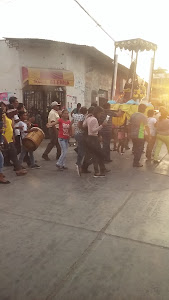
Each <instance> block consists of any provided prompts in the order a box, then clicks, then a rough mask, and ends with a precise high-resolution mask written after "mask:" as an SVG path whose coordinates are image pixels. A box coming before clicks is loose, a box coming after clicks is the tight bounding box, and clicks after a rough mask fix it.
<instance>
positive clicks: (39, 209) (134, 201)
mask: <svg viewBox="0 0 169 300" xmlns="http://www.w3.org/2000/svg"><path fill="white" fill-rule="evenodd" d="M45 145H46V141H45V142H43V144H42V146H40V148H39V149H38V150H37V151H36V152H35V157H36V159H37V160H38V163H39V164H40V165H41V169H39V170H29V173H28V174H27V176H24V177H17V176H16V175H15V173H14V172H13V171H12V168H11V167H10V168H9V167H8V168H5V170H4V173H5V174H6V175H7V177H8V178H9V179H10V181H11V184H10V185H8V186H2V185H1V186H0V300H112V299H115V300H137V299H139V300H142V299H146V300H151V299H154V300H157V299H160V300H165V299H166V300H168V299H169V177H168V176H169V156H168V155H165V154H166V149H165V148H164V149H163V153H162V156H163V159H162V161H161V163H160V164H159V165H157V166H154V165H153V164H151V163H150V164H147V163H145V162H144V167H143V168H140V169H136V168H133V167H132V154H131V150H129V151H126V153H125V154H124V155H123V156H120V155H118V153H116V152H111V155H112V159H113V162H112V163H111V164H109V165H107V167H109V168H110V167H111V172H110V173H109V174H107V176H106V178H93V176H92V175H93V174H91V175H90V174H83V175H82V177H81V178H79V177H78V176H77V174H76V169H75V162H76V154H75V152H74V151H73V147H70V148H69V153H68V159H67V165H68V167H69V169H68V170H67V171H63V172H59V171H57V170H56V167H55V150H54V149H53V150H52V152H51V154H50V155H49V156H50V158H51V161H49V162H46V161H44V160H42V159H41V155H42V153H43V150H44V147H45ZM144 160H145V157H144V156H143V161H144ZM90 169H91V170H92V171H93V167H92V166H91V168H90Z"/></svg>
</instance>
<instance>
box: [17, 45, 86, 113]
mask: <svg viewBox="0 0 169 300" xmlns="http://www.w3.org/2000/svg"><path fill="white" fill-rule="evenodd" d="M18 52H19V68H20V69H21V68H22V66H25V67H32V68H49V69H65V70H70V71H72V72H73V74H74V87H66V96H67V99H66V100H67V103H66V104H69V106H70V105H72V107H73V108H74V107H75V106H76V103H75V102H76V101H77V102H80V103H81V104H82V105H83V104H84V90H85V64H84V57H83V55H82V54H78V53H75V52H74V51H73V50H72V48H71V46H70V45H68V44H66V43H65V44H64V43H57V42H55V43H54V42H45V43H42V42H36V43H33V44H32V45H31V44H27V43H25V44H22V45H20V46H19V49H18Z"/></svg>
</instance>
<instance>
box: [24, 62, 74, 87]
mask: <svg viewBox="0 0 169 300" xmlns="http://www.w3.org/2000/svg"><path fill="white" fill-rule="evenodd" d="M22 78H23V83H24V84H26V83H28V84H29V85H49V86H74V75H73V73H72V72H71V71H67V70H52V69H36V68H26V67H22Z"/></svg>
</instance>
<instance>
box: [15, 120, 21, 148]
mask: <svg viewBox="0 0 169 300" xmlns="http://www.w3.org/2000/svg"><path fill="white" fill-rule="evenodd" d="M19 121H20V119H19V117H18V115H15V116H14V135H15V147H16V150H17V154H19V153H21V140H20V139H21V137H20V129H18V128H17V127H18V123H19Z"/></svg>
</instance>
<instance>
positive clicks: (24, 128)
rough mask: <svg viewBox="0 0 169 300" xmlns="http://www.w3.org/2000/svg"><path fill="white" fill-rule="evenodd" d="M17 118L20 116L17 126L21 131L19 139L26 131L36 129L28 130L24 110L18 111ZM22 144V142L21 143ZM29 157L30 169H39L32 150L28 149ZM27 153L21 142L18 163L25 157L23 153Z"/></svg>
mask: <svg viewBox="0 0 169 300" xmlns="http://www.w3.org/2000/svg"><path fill="white" fill-rule="evenodd" d="M19 118H20V122H19V123H18V127H17V128H19V129H20V132H21V141H22V140H23V139H24V138H25V137H26V135H27V133H29V132H31V131H36V130H37V129H36V128H32V129H30V130H28V125H27V120H28V115H27V113H26V112H24V111H21V112H20V113H19ZM21 144H22V143H21ZM28 153H29V157H30V162H31V165H30V167H31V169H39V168H40V166H38V165H37V164H35V159H34V155H33V151H29V152H28ZM26 154H27V150H26V149H25V148H24V146H23V144H22V145H21V154H20V156H19V162H20V164H22V163H23V160H24V158H25V155H26Z"/></svg>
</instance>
